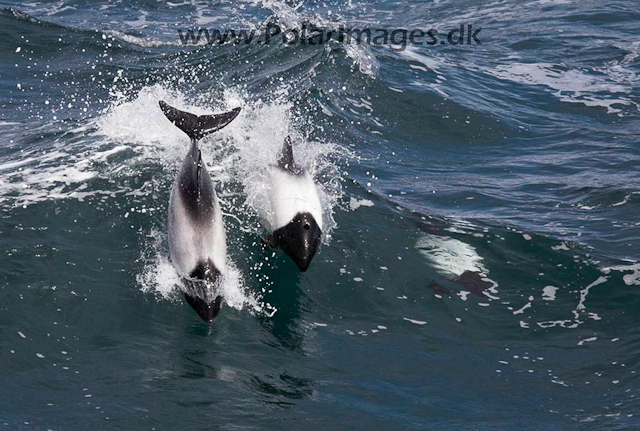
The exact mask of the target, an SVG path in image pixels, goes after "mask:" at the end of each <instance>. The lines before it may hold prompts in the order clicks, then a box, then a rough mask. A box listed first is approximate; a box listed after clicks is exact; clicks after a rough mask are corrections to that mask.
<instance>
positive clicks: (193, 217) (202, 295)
mask: <svg viewBox="0 0 640 431" xmlns="http://www.w3.org/2000/svg"><path fill="white" fill-rule="evenodd" d="M160 108H161V109H162V112H163V113H164V115H165V116H166V117H167V118H168V119H169V120H170V121H171V122H172V123H173V124H175V125H176V126H177V127H178V128H179V129H180V130H182V131H183V132H185V133H186V134H187V135H188V136H189V138H191V148H190V149H189V152H188V153H187V156H186V157H185V159H184V162H183V163H182V167H181V168H180V172H179V173H178V176H177V177H176V180H175V182H174V184H173V188H172V189H171V197H170V199H169V255H170V257H171V262H172V263H173V266H174V267H175V268H176V270H177V271H178V273H179V274H180V276H181V277H183V279H184V281H185V283H184V287H183V292H184V297H185V299H186V300H187V302H188V303H189V305H191V307H193V309H194V310H195V311H196V312H197V313H198V315H199V316H200V317H201V318H202V319H203V320H204V321H205V322H211V321H213V319H215V317H216V316H217V315H218V312H219V311H220V305H221V303H222V298H221V297H220V296H219V295H217V293H216V292H215V287H216V286H215V284H216V283H217V282H218V280H219V278H220V277H221V276H222V275H223V274H224V273H225V272H226V260H227V251H226V238H225V230H224V224H223V221H222V213H221V211H220V204H219V202H218V196H217V195H216V191H215V187H214V185H213V182H212V181H211V177H210V176H209V173H208V172H207V168H206V167H205V165H204V163H203V161H202V154H201V153H200V149H199V148H198V140H199V139H201V138H202V137H203V136H205V135H207V134H209V133H213V132H215V131H216V130H220V129H222V128H223V127H225V126H226V125H227V124H229V123H230V122H231V121H233V119H234V118H236V117H237V116H238V113H239V112H240V108H236V109H234V110H232V111H229V112H225V113H222V114H215V115H200V116H197V115H194V114H190V113H188V112H183V111H180V110H178V109H176V108H173V107H171V106H169V105H167V104H166V103H165V102H163V101H160Z"/></svg>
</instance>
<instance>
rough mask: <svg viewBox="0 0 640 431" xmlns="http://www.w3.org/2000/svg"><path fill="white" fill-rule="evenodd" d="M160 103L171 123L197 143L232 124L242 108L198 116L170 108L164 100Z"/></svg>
mask: <svg viewBox="0 0 640 431" xmlns="http://www.w3.org/2000/svg"><path fill="white" fill-rule="evenodd" d="M159 103H160V109H162V112H163V113H164V115H165V116H166V117H167V118H168V119H169V121H171V122H172V123H173V124H175V125H176V127H178V128H179V129H180V130H182V131H183V132H184V133H186V134H187V135H189V137H190V138H191V139H193V140H196V141H197V140H198V139H200V138H202V137H203V136H206V135H208V134H209V133H213V132H215V131H217V130H220V129H222V128H223V127H225V126H226V125H228V124H229V123H231V122H232V121H233V120H234V118H236V117H237V116H238V114H239V113H240V108H235V109H233V110H231V111H229V112H223V113H221V114H211V115H200V116H198V115H194V114H191V113H189V112H184V111H181V110H179V109H176V108H174V107H173V106H169V105H168V104H167V103H165V102H164V101H162V100H161V101H160V102H159Z"/></svg>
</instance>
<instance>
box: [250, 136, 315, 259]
mask: <svg viewBox="0 0 640 431" xmlns="http://www.w3.org/2000/svg"><path fill="white" fill-rule="evenodd" d="M266 187H267V190H266V196H265V197H266V199H267V202H265V203H264V205H261V207H260V208H258V213H259V215H260V218H261V221H262V224H263V225H264V226H265V228H266V229H267V230H268V231H269V235H268V237H267V239H266V243H267V245H269V246H280V247H281V248H282V249H283V250H284V252H285V253H287V254H288V255H289V256H290V257H291V259H293V261H294V262H295V263H296V265H298V268H300V270H301V271H306V270H307V269H308V268H309V265H310V264H311V260H312V259H313V256H315V254H316V252H317V251H318V247H319V246H320V242H321V237H322V204H321V202H320V196H319V195H318V188H317V186H316V183H315V182H314V181H313V177H312V176H311V175H310V174H309V172H307V171H306V170H304V169H302V168H301V167H300V166H299V165H297V164H296V162H295V160H294V159H293V148H292V145H291V139H290V138H289V136H287V137H286V139H285V141H284V146H283V148H282V153H281V155H280V158H279V159H278V162H277V164H276V165H275V166H271V167H269V171H268V172H267V184H266Z"/></svg>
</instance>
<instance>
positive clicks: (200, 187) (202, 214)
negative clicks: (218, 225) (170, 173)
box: [177, 140, 216, 222]
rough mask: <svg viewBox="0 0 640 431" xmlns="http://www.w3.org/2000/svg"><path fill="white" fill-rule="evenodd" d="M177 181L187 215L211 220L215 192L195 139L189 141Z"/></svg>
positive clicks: (201, 219) (194, 219) (200, 219)
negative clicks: (189, 145)
mask: <svg viewBox="0 0 640 431" xmlns="http://www.w3.org/2000/svg"><path fill="white" fill-rule="evenodd" d="M177 181H178V192H179V193H180V197H181V198H182V202H183V203H184V206H185V208H186V209H187V213H188V214H189V217H190V218H191V219H192V220H193V221H195V222H208V221H211V220H212V218H213V215H214V213H215V196H216V192H215V187H214V185H213V181H212V180H211V177H210V176H209V172H207V168H206V166H205V164H204V162H203V161H202V153H201V152H200V149H199V148H198V144H197V142H196V141H195V140H194V141H192V142H191V149H190V150H189V153H188V154H187V157H185V159H184V162H183V163H182V169H180V174H179V175H178V179H177Z"/></svg>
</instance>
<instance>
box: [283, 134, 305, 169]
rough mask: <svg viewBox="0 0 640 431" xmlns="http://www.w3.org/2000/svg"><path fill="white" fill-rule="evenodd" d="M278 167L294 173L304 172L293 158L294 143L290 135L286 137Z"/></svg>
mask: <svg viewBox="0 0 640 431" xmlns="http://www.w3.org/2000/svg"><path fill="white" fill-rule="evenodd" d="M278 167H279V168H280V169H283V170H285V171H287V172H290V173H292V174H296V175H297V174H301V173H302V168H301V167H300V166H298V165H297V164H296V162H295V160H293V145H292V144H291V138H290V137H289V136H287V137H286V138H284V145H283V146H282V153H281V155H280V158H279V159H278Z"/></svg>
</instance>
